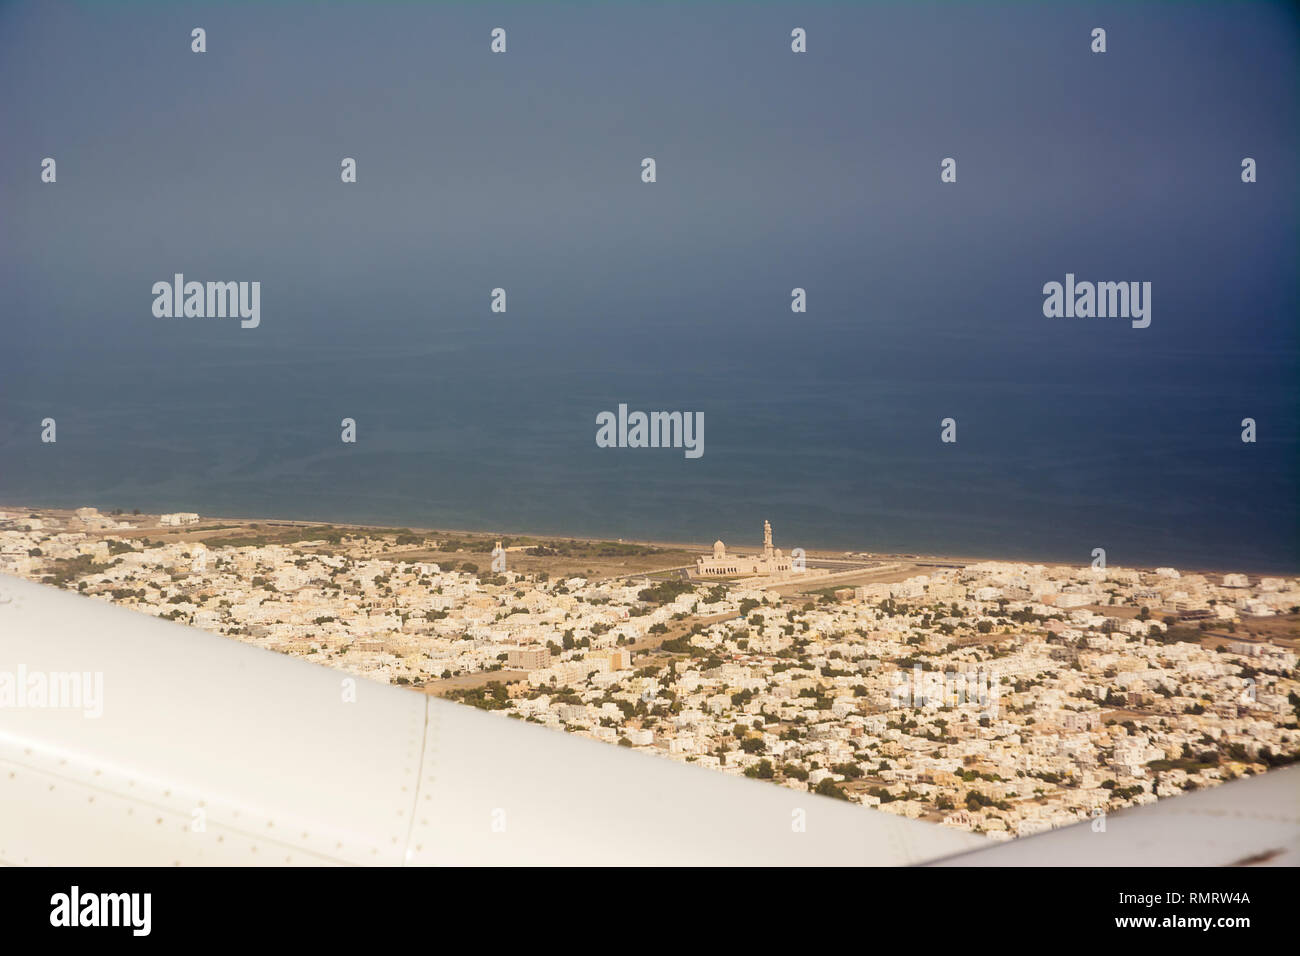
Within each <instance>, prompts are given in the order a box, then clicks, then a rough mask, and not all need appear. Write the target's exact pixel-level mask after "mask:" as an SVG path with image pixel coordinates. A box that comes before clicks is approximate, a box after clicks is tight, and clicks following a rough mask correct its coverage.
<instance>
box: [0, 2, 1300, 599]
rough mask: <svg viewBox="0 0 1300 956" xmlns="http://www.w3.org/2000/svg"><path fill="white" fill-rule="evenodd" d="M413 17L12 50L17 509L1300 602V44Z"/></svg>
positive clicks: (569, 17)
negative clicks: (695, 421) (1153, 573)
mask: <svg viewBox="0 0 1300 956" xmlns="http://www.w3.org/2000/svg"><path fill="white" fill-rule="evenodd" d="M200 6H201V5H200ZM408 7H409V5H394V6H392V7H375V6H372V5H357V6H356V7H352V6H341V7H337V8H330V9H328V10H325V11H319V12H318V13H317V14H314V16H313V18H312V20H311V22H309V23H303V22H301V21H300V18H295V17H294V16H293V14H292V6H289V7H288V8H287V9H280V8H276V9H273V10H264V9H262V8H259V7H256V6H252V5H249V6H247V7H237V8H232V9H218V8H212V9H211V10H208V9H206V8H201V11H202V15H203V16H204V17H205V18H206V20H207V21H208V22H209V24H210V26H209V36H210V38H211V40H210V52H209V53H207V54H205V55H203V57H198V56H195V55H193V54H190V53H189V51H188V45H187V43H185V44H182V45H180V46H179V47H178V46H177V41H176V38H175V36H174V35H173V34H175V33H176V31H177V30H180V32H181V34H182V35H183V36H184V37H188V29H189V27H188V26H187V24H189V21H190V19H192V18H193V15H192V13H190V12H185V13H183V14H174V13H171V12H168V11H166V10H156V9H154V8H153V7H151V6H147V5H146V6H142V7H141V8H139V9H136V8H125V9H123V10H118V11H112V10H100V9H98V8H93V7H92V8H89V9H86V10H80V11H79V12H78V14H77V15H76V16H72V15H69V14H67V13H66V11H65V12H59V13H54V14H49V13H44V12H42V10H41V8H39V7H37V6H32V5H22V4H19V5H13V6H10V7H8V8H6V10H5V11H3V12H0V81H3V84H4V87H5V88H7V89H15V90H20V91H22V95H21V96H17V97H14V98H12V99H8V100H7V101H6V102H5V103H3V104H2V105H0V119H2V120H3V121H4V126H5V128H6V129H8V130H10V131H11V133H12V135H8V134H7V137H6V138H7V141H8V143H9V145H10V147H12V148H9V149H7V150H6V152H5V154H4V155H3V156H0V216H3V218H4V221H5V223H6V227H5V231H4V234H3V237H0V243H2V244H3V245H0V249H3V258H2V259H0V283H2V284H3V290H4V291H3V312H2V313H0V323H2V325H0V334H2V336H3V340H2V341H3V345H2V347H0V505H6V504H8V505H13V504H28V505H33V506H41V505H44V506H61V507H69V506H78V505H96V506H99V507H101V508H114V507H121V508H126V509H130V508H136V507H138V508H141V509H143V510H148V511H169V510H193V511H198V512H200V513H203V514H219V515H232V516H234V515H238V516H249V517H268V518H302V519H312V520H321V521H349V522H373V523H380V524H386V525H400V526H420V527H457V528H483V529H497V530H503V531H508V532H509V531H514V532H531V533H540V534H556V535H582V536H608V537H623V538H631V539H656V540H694V541H711V540H713V539H714V538H717V537H721V538H723V539H724V540H726V541H727V542H728V543H729V544H732V543H734V544H735V545H737V546H740V547H743V546H745V545H753V544H756V543H757V542H758V541H759V540H760V533H761V526H762V521H763V520H764V519H765V518H766V519H770V520H771V521H772V524H773V526H774V529H775V533H776V538H777V543H778V545H780V546H782V547H785V548H787V549H788V548H792V547H796V546H802V547H806V548H813V547H833V548H841V547H842V548H846V549H848V548H852V549H859V548H861V549H871V550H892V551H914V552H926V553H956V554H962V555H980V556H991V557H1024V558H1035V559H1042V560H1064V561H1078V562H1079V563H1081V564H1082V563H1085V562H1088V561H1090V560H1091V552H1092V549H1093V548H1097V547H1102V548H1105V549H1106V551H1107V557H1108V563H1109V564H1111V565H1126V564H1174V565H1177V566H1182V567H1208V568H1223V569H1226V570H1248V571H1281V572H1291V573H1294V572H1295V571H1296V569H1297V566H1300V511H1298V507H1297V501H1298V500H1300V496H1297V494H1296V488H1297V479H1298V478H1300V454H1297V452H1298V450H1300V446H1298V445H1297V442H1298V440H1300V398H1298V396H1300V388H1298V386H1300V348H1298V342H1297V331H1298V323H1297V316H1298V315H1300V312H1298V311H1297V310H1298V309H1300V303H1298V302H1297V263H1298V262H1300V248H1298V240H1297V230H1296V228H1295V227H1296V216H1297V209H1298V208H1300V207H1298V205H1297V198H1300V197H1298V195H1297V187H1296V183H1295V181H1294V176H1293V171H1294V156H1295V155H1296V154H1297V153H1296V150H1297V146H1300V141H1298V137H1297V129H1296V117H1297V116H1300V110H1297V109H1296V107H1297V105H1298V104H1297V102H1296V98H1297V94H1296V89H1297V84H1296V83H1295V79H1296V77H1297V62H1298V60H1297V41H1296V36H1297V32H1296V31H1295V30H1294V29H1293V27H1294V22H1293V19H1291V18H1290V14H1289V13H1288V11H1287V8H1286V7H1285V6H1283V5H1277V6H1270V5H1259V6H1257V7H1253V8H1252V9H1251V10H1249V11H1244V10H1242V9H1241V8H1240V7H1239V6H1238V5H1231V4H1225V5H1215V4H1206V5H1196V7H1195V8H1186V7H1183V8H1176V7H1173V6H1172V5H1165V4H1157V5H1150V6H1147V5H1143V4H1133V5H1121V6H1116V7H1103V8H1100V9H1101V10H1102V11H1103V12H1102V14H1101V15H1104V17H1105V19H1106V22H1107V23H1108V24H1109V25H1110V34H1111V38H1112V48H1111V50H1110V52H1108V53H1107V54H1105V56H1104V58H1103V57H1099V56H1094V55H1091V54H1089V53H1088V51H1087V44H1086V39H1085V40H1081V39H1080V34H1081V32H1082V35H1083V36H1084V37H1085V38H1086V35H1087V29H1086V24H1085V23H1084V22H1083V21H1082V20H1081V19H1080V17H1079V16H1078V15H1077V14H1075V13H1073V12H1071V11H1069V10H1068V9H1065V10H1062V11H1053V10H1021V9H1018V8H1017V7H1016V6H1015V5H1012V6H1009V7H1004V6H996V7H987V8H977V7H970V8H960V9H950V8H949V6H948V5H943V6H940V7H928V6H924V5H921V6H916V7H908V6H903V5H881V6H869V5H864V6H856V5H844V4H825V5H817V4H813V5H811V6H804V5H800V6H794V7H782V6H780V5H761V6H760V7H755V8H750V9H749V10H745V9H742V8H741V7H740V6H739V5H716V6H715V5H704V6H703V7H693V6H692V7H691V8H690V9H688V8H687V5H681V6H667V7H663V6H659V5H653V6H650V5H636V4H630V5H627V6H626V7H623V6H620V7H619V8H618V9H610V10H592V9H590V8H589V6H588V5H575V6H573V7H560V8H557V9H556V10H552V11H550V14H549V15H547V16H543V15H540V14H538V13H536V12H534V11H530V10H526V9H518V8H515V7H509V8H503V9H508V10H509V18H510V23H511V24H512V27H511V36H512V40H511V43H512V46H511V49H510V52H509V53H508V54H507V55H506V56H504V57H500V58H497V59H492V58H491V57H490V55H489V54H487V53H486V52H485V50H486V42H484V43H482V44H478V43H476V42H475V43H472V42H469V41H468V40H465V39H462V38H463V37H471V36H472V37H475V38H478V35H479V33H482V34H483V36H484V37H485V36H486V30H487V28H488V27H490V26H491V25H492V24H491V23H489V22H488V21H489V20H491V19H492V16H491V15H489V14H486V13H483V12H481V11H479V10H476V9H475V8H473V7H472V6H462V5H456V4H452V5H447V6H443V7H439V8H438V9H437V10H436V12H435V11H433V10H430V9H425V8H415V9H409V8H408ZM145 11H147V13H146V12H145ZM413 18H414V20H415V21H418V24H417V25H422V26H423V27H424V28H425V29H424V30H423V31H422V30H421V29H416V28H414V27H413V26H412V22H411V21H412V19H413ZM791 18H794V19H793V20H792V19H791ZM363 21H364V22H363ZM804 21H806V22H805V23H804V25H805V26H806V27H807V28H808V29H809V31H810V38H811V40H810V43H811V45H810V52H809V53H808V54H807V55H806V57H804V58H800V57H797V56H795V55H793V54H790V53H789V52H788V40H786V39H782V38H783V37H787V38H788V28H789V24H790V23H792V22H804ZM182 27H184V29H181V28H182ZM480 47H482V49H480ZM666 51H671V55H669V53H667V52H666ZM92 81H93V82H92ZM46 155H52V156H55V157H56V158H57V159H58V163H59V166H58V182H57V183H56V184H43V183H41V182H40V181H39V175H38V174H39V160H40V158H41V157H43V156H46ZM342 156H354V157H356V158H357V159H358V169H359V180H358V182H357V183H356V184H353V185H343V184H341V183H340V182H339V177H338V170H339V159H340V157H342ZM645 156H654V157H655V158H656V159H657V162H658V181H657V182H656V183H654V184H644V183H642V182H641V181H640V178H639V174H640V161H641V159H642V158H643V157H645ZM947 156H954V157H956V158H957V160H958V181H957V182H956V183H953V184H941V183H940V182H939V176H938V172H939V160H940V159H941V158H943V157H947ZM1243 156H1251V157H1253V158H1255V159H1256V160H1257V162H1258V165H1259V169H1260V174H1259V177H1260V178H1259V182H1257V183H1254V184H1249V185H1248V184H1244V183H1242V182H1241V181H1240V176H1239V164H1240V160H1241V158H1242V157H1243ZM178 271H179V272H184V273H185V274H186V276H187V278H190V279H197V280H200V281H205V280H222V281H225V280H245V281H249V280H257V281H260V282H261V283H262V302H261V312H262V314H261V325H260V327H258V328H256V329H241V328H239V326H238V323H237V321H235V320H229V319H159V318H155V317H154V316H153V315H152V313H151V304H152V301H153V297H152V294H151V291H150V290H151V286H152V284H153V283H154V282H156V281H160V280H162V281H169V280H170V279H171V276H172V274H173V273H174V272H178ZM1067 272H1072V273H1074V274H1076V276H1078V278H1079V279H1080V280H1083V279H1087V280H1092V281H1111V280H1113V281H1149V282H1151V283H1152V289H1153V292H1152V322H1151V325H1150V327H1149V328H1146V329H1134V328H1132V327H1131V326H1130V325H1129V323H1128V322H1127V321H1124V320H1121V319H1049V318H1046V317H1044V315H1043V311H1042V305H1043V294H1042V291H1041V290H1042V287H1043V284H1044V283H1046V282H1050V281H1057V282H1060V281H1063V280H1064V278H1065V274H1066V273H1067ZM796 286H797V287H802V288H805V289H806V290H807V294H808V312H807V313H805V314H795V313H792V312H791V311H790V307H789V303H790V293H791V289H792V288H794V287H796ZM496 287H504V288H506V289H507V292H508V311H507V312H506V313H505V314H496V315H494V314H492V313H491V312H490V311H489V309H488V302H489V293H490V290H492V289H493V288H496ZM620 403H626V404H627V405H628V406H629V408H631V409H641V410H645V411H652V410H670V411H671V410H678V411H683V412H702V413H703V414H704V420H705V428H704V448H705V452H704V455H703V457H701V458H699V459H696V460H690V459H687V458H686V457H685V456H684V455H683V454H682V452H681V451H680V450H671V449H601V448H598V447H596V444H595V433H596V424H595V417H596V415H597V413H599V412H600V411H603V410H616V409H617V407H618V405H619V404H620ZM45 417H52V418H55V419H56V421H57V423H58V425H57V427H58V441H57V442H56V443H55V444H43V443H41V441H40V430H41V429H40V422H41V420H42V419H43V418H45ZM344 417H351V418H354V419H355V420H356V422H357V429H358V441H357V443H356V444H355V445H347V444H343V443H342V442H341V441H340V439H339V434H340V421H341V420H342V419H343V418H344ZM947 417H952V418H954V419H955V420H956V422H957V442H956V443H955V444H944V443H942V442H940V440H939V438H940V421H941V419H944V418H947ZM1246 417H1251V418H1254V419H1255V421H1256V423H1257V429H1258V441H1257V442H1255V443H1253V444H1248V443H1243V442H1242V441H1241V438H1240V435H1241V421H1242V419H1243V418H1246Z"/></svg>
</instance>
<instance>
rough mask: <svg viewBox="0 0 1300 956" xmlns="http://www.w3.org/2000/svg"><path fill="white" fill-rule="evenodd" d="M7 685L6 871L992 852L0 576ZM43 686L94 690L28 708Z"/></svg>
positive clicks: (2, 810) (880, 858)
mask: <svg viewBox="0 0 1300 956" xmlns="http://www.w3.org/2000/svg"><path fill="white" fill-rule="evenodd" d="M74 674H75V675H88V676H86V677H83V678H82V679H81V680H80V683H78V682H77V681H76V680H74V679H72V678H71V677H70V676H69V675H74ZM5 675H8V676H9V688H8V690H9V693H10V694H11V695H13V694H18V695H20V696H19V697H13V699H11V700H9V701H8V702H7V703H5V702H2V701H3V692H4V687H3V686H0V862H3V863H8V864H19V865H21V864H32V865H71V866H97V865H173V864H176V865H181V864H184V865H194V864H198V865H225V864H233V865H250V864H262V865H265V864H289V865H305V864H387V865H393V864H507V865H511V864H615V865H617V864H652V865H653V864H732V865H749V864H810V865H812V864H817V865H836V864H839V865H843V864H881V865H886V864H910V863H918V862H921V861H925V860H931V859H935V858H938V857H943V856H948V855H950V854H953V853H957V852H960V851H962V850H966V849H971V848H974V847H979V846H982V845H984V840H983V839H982V838H980V837H976V836H972V835H970V834H965V833H961V832H958V831H954V830H949V829H944V828H941V827H939V826H935V825H931V824H927V823H922V822H919V821H913V820H907V819H903V818H900V817H896V816H892V815H890V814H887V813H883V812H880V811H876V810H871V809H867V808H864V807H860V806H856V805H852V804H848V803H845V802H842V801H837V800H832V799H829V798H826V797H819V796H815V795H812V794H808V793H802V792H798V791H794V790H791V789H788V788H785V787H779V786H774V785H772V784H769V783H764V782H761V781H753V780H745V779H741V778H736V777H732V776H728V775H726V774H722V773H717V772H715V771H711V770H706V769H703V768H699V767H691V766H688V765H684V764H679V763H675V762H673V761H670V760H667V759H662V758H657V757H654V756H650V755H647V754H643V753H636V752H633V751H630V750H628V749H627V748H619V747H614V746H611V745H609V744H605V743H601V742H597V741H593V740H587V739H584V738H580V737H575V736H571V735H568V734H565V733H562V732H559V731H556V730H552V729H549V728H545V727H539V726H535V725H530V724H528V723H526V722H524V721H520V720H512V719H508V718H504V717H502V716H500V715H494V714H489V713H485V712H482V711H478V710H475V709H473V708H471V707H468V706H465V705H461V704H455V703H449V702H446V701H442V700H438V699H435V698H432V697H429V696H427V695H425V694H422V693H419V692H417V691H414V690H410V689H403V688H400V687H393V686H389V685H386V684H380V683H376V682H373V681H369V680H365V679H359V678H349V676H348V675H346V674H344V673H342V672H340V671H336V670H331V669H329V668H326V667H322V666H319V665H316V664H313V663H309V662H307V661H303V660H298V659H294V658H290V657H286V656H283V655H280V654H276V653H273V652H270V651H265V650H261V649H258V648H255V647H250V646H248V645H244V644H240V643H238V642H237V641H234V640H231V639H228V638H223V637H220V636H217V635H212V634H207V633H204V632H202V631H199V630H195V629H193V628H189V627H184V626H181V625H178V624H174V623H171V622H169V621H165V620H161V619H158V618H154V617H150V616H148V615H145V614H142V613H140V612H136V611H131V610H128V609H125V608H119V607H115V606H113V605H111V604H108V603H106V602H105V601H102V600H98V599H92V598H86V597H82V596H79V595H76V594H73V593H68V592H64V591H60V590H57V589H55V588H51V587H47V586H42V585H37V584H32V583H30V582H27V581H23V580H20V579H18V578H13V577H8V576H3V575H0V682H3V680H4V679H5ZM95 675H102V700H98V701H96V700H93V699H91V698H93V697H94V696H95V694H94V682H95V680H96V679H97V678H96V676H95ZM347 680H353V681H355V698H356V699H355V702H354V703H348V702H345V699H344V696H345V695H344V690H345V687H344V682H345V681H347ZM42 681H44V682H45V683H46V685H47V687H55V686H57V687H58V688H59V693H60V694H63V695H71V694H72V693H73V692H74V691H75V690H76V689H77V688H80V689H81V691H82V692H83V694H84V693H85V692H86V691H87V690H89V694H88V695H86V696H83V698H82V699H81V700H80V701H78V702H77V703H78V706H60V707H50V706H42V702H41V701H40V700H39V699H38V694H37V691H38V690H39V686H40V684H41V682H42ZM50 700H51V699H50V698H49V697H47V698H46V699H45V701H44V703H46V704H48V703H49V702H50ZM58 702H59V703H62V704H66V703H67V702H68V700H67V699H61V700H59V701H58ZM96 709H100V710H102V713H100V714H99V715H98V716H96V715H95V713H94V711H95V710H96ZM87 711H89V713H88V712H87Z"/></svg>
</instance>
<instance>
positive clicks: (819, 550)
mask: <svg viewBox="0 0 1300 956" xmlns="http://www.w3.org/2000/svg"><path fill="white" fill-rule="evenodd" d="M77 507H86V506H74V507H68V508H52V507H43V506H30V505H15V504H8V503H0V512H5V511H10V512H23V511H27V512H33V511H46V512H55V513H66V514H67V515H69V516H73V517H75V513H76V508H77ZM91 507H93V506H91ZM162 513H164V512H141V513H140V514H138V515H131V514H127V513H123V514H121V515H111V514H106V513H105V512H102V511H101V512H100V514H102V515H104V516H105V517H117V518H120V519H121V520H123V521H130V520H132V519H136V520H139V519H141V518H156V517H157V516H158V515H159V514H162ZM760 520H761V519H760ZM227 522H230V523H237V524H243V525H254V524H257V525H262V524H265V525H271V526H277V527H304V528H309V527H331V528H338V529H343V530H351V531H410V532H411V533H418V534H425V535H434V534H450V535H466V536H473V537H499V538H535V539H539V540H548V539H549V540H557V541H579V542H584V543H618V544H627V545H639V546H643V547H653V548H659V549H662V550H667V551H685V552H690V553H695V554H707V553H708V552H709V551H711V550H712V547H713V545H712V543H711V542H704V541H669V540H657V539H650V538H615V537H609V536H603V537H602V536H590V535H573V534H559V533H546V532H536V531H507V530H503V529H499V528H496V529H479V528H452V527H442V528H433V527H424V526H420V525H405V524H403V525H393V524H368V523H361V522H355V521H330V520H321V519H308V518H276V517H266V516H254V517H240V516H236V515H215V514H214V515H201V516H200V520H199V522H198V525H205V524H222V523H227ZM189 527H194V528H197V527H198V526H197V525H180V526H174V527H173V526H166V527H165V528H162V529H160V530H163V532H164V533H168V534H171V533H176V532H180V531H184V530H185V529H186V528H189ZM135 530H145V529H135ZM105 533H107V532H105ZM727 547H728V548H729V549H731V548H734V549H735V550H736V551H737V553H740V554H748V553H751V552H753V551H756V550H758V549H760V548H761V547H762V542H761V540H758V539H757V538H756V540H755V542H754V543H753V544H751V543H749V542H748V541H747V540H744V541H740V542H738V543H736V544H731V543H728V545H727ZM783 550H786V551H787V553H788V549H785V548H783ZM805 550H806V551H807V553H808V555H809V556H814V555H815V556H818V557H819V558H836V559H841V560H842V559H844V557H845V555H849V554H852V555H854V556H861V557H865V558H872V559H899V560H905V561H908V562H910V563H913V564H922V565H925V564H948V565H955V566H967V565H972V564H983V563H989V562H997V563H1002V564H1026V565H1042V566H1043V567H1050V568H1086V567H1088V566H1089V565H1088V564H1086V563H1082V562H1071V561H1060V560H1050V559H1044V558H1032V557H1016V556H989V555H964V554H955V553H944V554H927V553H922V552H911V551H868V550H864V549H860V548H858V549H845V548H823V547H811V548H806V549H805ZM1158 567H1172V568H1174V569H1175V570H1177V571H1179V572H1180V573H1188V574H1203V575H1216V574H1217V575H1222V574H1246V575H1247V576H1249V577H1255V578H1265V577H1283V578H1286V577H1300V569H1292V570H1290V571H1279V570H1270V571H1256V570H1249V571H1241V570H1240V569H1239V568H1235V567H1224V566H1217V567H1208V566H1204V565H1185V566H1184V565H1176V564H1160V565H1157V564H1113V565H1108V568H1109V569H1112V570H1132V571H1141V572H1153V571H1154V570H1155V569H1156V568H1158Z"/></svg>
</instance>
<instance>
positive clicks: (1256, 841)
mask: <svg viewBox="0 0 1300 956" xmlns="http://www.w3.org/2000/svg"><path fill="white" fill-rule="evenodd" d="M1297 864H1300V767H1287V768H1285V769H1282V770H1274V771H1272V772H1271V773H1267V774H1263V775H1262V776H1256V777H1248V778H1244V779H1241V780H1234V781H1232V782H1230V783H1225V784H1221V785H1220V786H1217V787H1213V788H1212V789H1209V790H1198V791H1196V792H1195V793H1190V794H1186V795H1184V796H1178V797H1172V798H1168V799H1162V800H1160V801H1159V802H1158V803H1153V804H1148V805H1147V806H1143V807H1131V808H1129V809H1127V810H1118V811H1116V812H1114V813H1111V814H1109V815H1107V816H1106V817H1104V818H1100V819H1098V820H1091V821H1087V822H1084V823H1078V824H1075V825H1073V826H1068V827H1062V828H1061V829H1059V830H1051V831H1049V832H1047V833H1040V834H1038V835H1036V836H1030V837H1024V838H1022V839H1019V840H1015V841H1012V842H1009V843H1003V844H998V845H994V846H987V847H985V848H984V849H980V850H975V851H973V852H969V853H964V854H961V855H959V856H955V857H951V858H947V859H944V860H940V861H938V862H936V863H934V864H932V865H936V866H1060V865H1068V866H1296V865H1297Z"/></svg>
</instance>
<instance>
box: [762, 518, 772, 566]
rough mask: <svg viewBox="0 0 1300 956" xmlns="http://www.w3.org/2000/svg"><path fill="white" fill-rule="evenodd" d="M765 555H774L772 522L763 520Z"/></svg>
mask: <svg viewBox="0 0 1300 956" xmlns="http://www.w3.org/2000/svg"><path fill="white" fill-rule="evenodd" d="M763 557H765V558H771V557H772V523H771V522H770V521H764V522H763Z"/></svg>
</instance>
